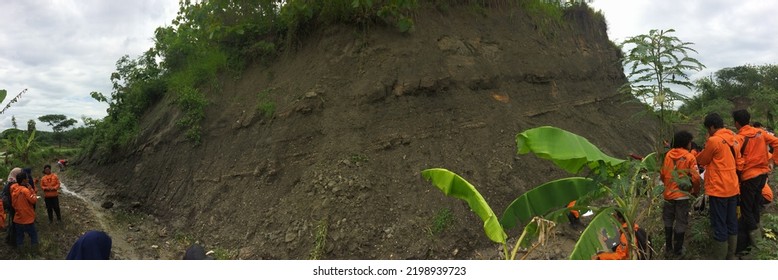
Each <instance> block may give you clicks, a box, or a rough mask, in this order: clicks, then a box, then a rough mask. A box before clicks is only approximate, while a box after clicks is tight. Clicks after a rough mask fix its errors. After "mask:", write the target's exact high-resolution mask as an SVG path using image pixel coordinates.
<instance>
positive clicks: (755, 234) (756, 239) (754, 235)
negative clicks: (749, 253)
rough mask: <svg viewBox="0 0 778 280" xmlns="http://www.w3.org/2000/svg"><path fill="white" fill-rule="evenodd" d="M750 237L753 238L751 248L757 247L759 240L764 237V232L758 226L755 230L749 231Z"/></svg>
mask: <svg viewBox="0 0 778 280" xmlns="http://www.w3.org/2000/svg"><path fill="white" fill-rule="evenodd" d="M748 239H751V248H752V250H753V249H757V244H758V243H759V240H760V239H762V232H761V231H760V230H759V229H758V228H757V229H755V230H752V231H749V232H748Z"/></svg>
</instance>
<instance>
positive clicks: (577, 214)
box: [567, 200, 581, 219]
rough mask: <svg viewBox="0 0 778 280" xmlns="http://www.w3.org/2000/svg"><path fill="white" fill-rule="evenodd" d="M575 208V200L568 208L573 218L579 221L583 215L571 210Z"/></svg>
mask: <svg viewBox="0 0 778 280" xmlns="http://www.w3.org/2000/svg"><path fill="white" fill-rule="evenodd" d="M573 206H575V200H573V201H570V203H568V204H567V208H568V209H570V213H572V214H573V217H575V218H576V219H578V218H580V217H581V213H580V212H578V210H573V209H571V208H573Z"/></svg>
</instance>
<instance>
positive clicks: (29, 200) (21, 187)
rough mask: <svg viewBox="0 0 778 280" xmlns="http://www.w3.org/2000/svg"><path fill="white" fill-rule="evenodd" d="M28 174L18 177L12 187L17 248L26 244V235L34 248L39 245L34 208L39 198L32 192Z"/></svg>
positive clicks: (21, 174)
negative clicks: (25, 234)
mask: <svg viewBox="0 0 778 280" xmlns="http://www.w3.org/2000/svg"><path fill="white" fill-rule="evenodd" d="M27 178H28V176H27V174H24V173H23V172H22V173H20V174H19V175H17V176H16V184H14V185H13V186H11V192H12V201H13V207H14V211H15V212H16V214H15V215H14V220H13V223H14V227H15V228H16V247H18V248H21V246H22V244H24V233H27V234H28V235H29V236H30V240H31V244H32V246H33V247H35V246H36V245H38V231H37V230H36V229H35V210H34V209H33V208H32V207H33V205H34V204H35V202H36V201H38V198H37V196H36V195H35V193H34V192H33V191H32V186H30V184H29V180H28V179H27Z"/></svg>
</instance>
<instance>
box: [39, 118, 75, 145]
mask: <svg viewBox="0 0 778 280" xmlns="http://www.w3.org/2000/svg"><path fill="white" fill-rule="evenodd" d="M38 120H39V121H41V122H45V123H47V124H49V126H51V128H52V130H54V136H55V138H57V143H59V145H60V146H62V131H63V130H65V129H67V128H69V127H71V126H73V125H75V124H76V122H77V121H76V120H75V119H68V117H67V116H65V115H61V114H51V115H44V116H40V117H38ZM32 125H33V127H34V126H35V124H34V123H33V124H32Z"/></svg>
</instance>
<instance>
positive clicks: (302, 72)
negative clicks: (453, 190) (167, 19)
mask: <svg viewBox="0 0 778 280" xmlns="http://www.w3.org/2000/svg"><path fill="white" fill-rule="evenodd" d="M571 21H576V22H578V23H576V24H575V25H574V26H577V27H573V28H561V27H555V26H554V25H553V24H536V23H534V21H532V20H531V19H530V18H529V17H528V16H527V15H526V14H525V13H524V12H522V11H520V10H514V11H511V12H498V11H492V10H487V11H486V12H485V14H480V13H478V12H475V11H472V10H471V9H464V8H463V9H452V10H451V11H450V12H448V13H446V14H443V13H440V12H437V11H423V12H419V15H417V17H416V26H415V31H414V32H412V33H411V34H410V35H401V34H398V33H397V32H396V31H394V30H392V29H389V28H382V27H373V28H371V29H370V30H369V32H367V33H363V32H361V31H359V30H355V29H354V28H353V27H344V26H330V27H324V28H321V29H319V30H317V31H316V32H314V33H313V34H312V35H311V36H309V37H308V39H305V40H304V41H302V42H301V47H300V48H299V49H298V50H297V51H295V52H291V53H287V54H285V55H283V56H282V57H281V58H279V59H277V60H275V61H273V62H272V63H266V64H257V65H253V66H251V67H250V68H249V69H247V70H246V71H245V72H243V73H242V74H241V75H240V76H239V77H237V78H235V77H234V76H231V75H225V77H224V78H223V79H222V81H223V83H222V86H221V89H220V90H218V91H214V92H210V93H209V95H208V97H209V99H210V105H209V106H208V108H207V112H206V118H205V121H204V122H203V133H202V136H203V138H202V139H203V142H202V144H201V145H200V146H196V147H193V145H192V143H190V142H187V141H186V140H185V138H184V136H183V132H182V130H181V128H179V127H178V126H176V125H175V122H176V119H177V117H178V115H179V113H178V111H177V110H176V109H175V108H174V107H173V106H174V105H172V104H171V102H169V101H170V100H166V101H163V102H160V103H159V104H157V105H155V107H154V108H153V109H152V110H151V112H149V113H147V115H146V116H145V117H144V119H143V121H142V131H141V134H140V135H139V138H138V140H137V141H136V143H134V145H133V146H132V148H131V150H130V151H127V152H126V153H123V154H117V155H115V157H114V158H113V159H112V160H113V163H109V164H97V159H91V160H90V159H87V160H84V161H83V162H81V167H82V168H84V169H85V170H88V171H89V172H94V173H95V174H97V177H98V178H100V179H101V180H103V181H104V182H105V183H106V185H108V186H110V187H111V189H110V190H109V191H108V192H107V193H105V197H107V198H108V199H111V200H113V201H115V203H116V204H117V206H116V207H119V208H129V207H131V203H132V202H139V203H140V204H141V205H142V206H141V207H140V208H139V210H140V211H143V212H145V213H148V214H153V215H155V216H156V217H158V218H159V219H161V220H162V223H163V224H166V225H169V228H168V230H170V231H171V234H177V235H181V236H190V237H192V238H194V239H198V240H204V241H205V242H206V243H207V244H211V245H213V244H218V245H214V246H218V247H220V248H223V249H224V250H227V251H228V252H230V253H231V254H232V256H233V257H235V258H244V259H305V258H309V257H310V256H311V253H312V252H313V253H315V254H319V256H320V257H321V258H326V259H438V258H457V259H463V258H464V259H467V258H494V257H496V255H495V252H496V247H495V246H494V245H492V244H491V243H490V241H489V240H488V239H487V238H486V237H485V236H484V235H483V232H482V229H481V222H480V221H479V220H478V218H477V217H476V216H475V215H473V214H472V213H471V212H470V211H469V209H468V207H467V205H466V204H465V203H463V202H461V201H457V200H454V199H452V198H447V197H444V196H443V194H442V193H441V192H439V191H438V190H437V189H435V188H434V187H433V186H432V185H430V184H429V183H427V182H425V181H423V180H422V179H421V176H420V171H421V170H423V169H426V168H431V167H444V168H447V169H450V170H452V171H455V172H457V173H458V174H461V175H462V176H464V177H465V178H466V179H468V180H469V181H470V182H471V183H473V184H474V185H476V186H477V187H478V189H479V190H480V191H481V193H482V194H483V195H484V197H485V198H486V199H487V200H488V201H489V202H490V203H491V204H492V208H493V209H495V211H497V212H501V210H502V209H504V207H505V206H507V204H508V203H509V202H510V201H511V200H513V199H514V198H515V197H516V196H518V195H519V194H521V193H522V192H524V191H525V190H528V189H529V188H531V187H533V186H536V185H538V184H540V183H543V182H546V181H548V180H551V179H555V178H559V177H561V176H565V175H566V174H564V173H563V172H561V171H560V170H559V169H558V168H555V167H554V166H552V165H551V164H550V163H549V162H546V161H542V160H538V159H536V158H535V157H534V156H532V155H523V156H517V155H516V148H515V140H514V137H515V135H516V134H517V133H519V132H521V131H523V130H525V129H529V128H533V127H537V126H543V125H553V126H558V127H561V128H564V129H567V130H570V131H572V132H575V133H578V134H580V135H582V136H585V137H587V138H588V139H589V140H590V141H591V142H593V143H594V144H596V145H598V146H599V147H601V148H602V149H603V150H604V151H605V152H606V153H609V154H611V155H613V156H617V157H626V156H627V155H628V154H629V153H633V152H634V153H647V152H648V151H649V150H650V149H651V147H650V144H649V143H651V142H650V141H651V137H650V135H652V132H653V131H654V127H655V124H656V123H655V122H653V121H651V120H647V119H645V118H641V117H635V115H636V114H638V113H639V112H640V111H641V110H642V109H641V107H640V106H639V105H637V104H635V103H633V102H634V100H633V99H630V98H627V97H626V96H624V95H622V94H619V93H617V90H616V89H617V88H618V86H620V85H621V84H623V83H624V82H625V78H624V75H623V73H622V68H621V67H620V64H619V61H618V58H619V50H618V49H617V48H616V47H615V46H614V45H613V44H612V43H610V41H609V40H608V38H607V36H606V33H605V30H604V27H602V26H604V23H597V22H594V24H592V22H593V21H594V20H593V19H591V18H587V17H586V15H585V13H578V14H577V15H576V17H572V16H571V17H568V22H571ZM587 23H588V24H587ZM598 26H599V27H598ZM266 102H272V104H273V105H275V110H274V112H273V114H272V117H268V116H267V115H266V114H265V113H266V112H263V111H261V110H258V109H257V107H258V105H259V104H261V103H266ZM447 212H450V213H451V215H450V218H447V217H449V216H448V215H447V214H446V213H447ZM436 228H442V230H437V229H436ZM317 236H318V237H319V238H318V239H317ZM317 240H318V241H317ZM317 244H318V245H319V246H320V247H319V248H320V249H317V247H316V246H317ZM562 255H563V254H561V253H560V254H557V255H554V254H551V255H548V254H547V255H546V256H544V257H548V258H556V257H560V256H562Z"/></svg>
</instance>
